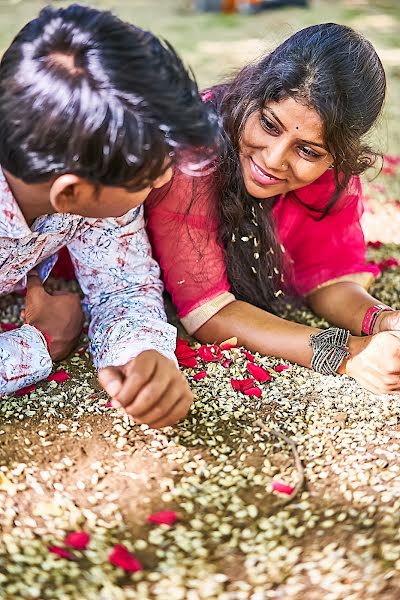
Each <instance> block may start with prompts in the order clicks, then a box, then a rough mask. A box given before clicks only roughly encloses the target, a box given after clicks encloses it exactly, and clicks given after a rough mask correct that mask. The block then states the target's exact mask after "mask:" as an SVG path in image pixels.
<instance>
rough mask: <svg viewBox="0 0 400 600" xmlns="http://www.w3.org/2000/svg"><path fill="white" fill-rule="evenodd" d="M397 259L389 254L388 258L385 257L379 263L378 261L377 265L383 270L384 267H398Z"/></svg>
mask: <svg viewBox="0 0 400 600" xmlns="http://www.w3.org/2000/svg"><path fill="white" fill-rule="evenodd" d="M398 266H399V261H398V260H397V258H394V256H390V257H389V258H385V260H382V261H381V262H380V263H378V267H379V268H380V269H382V271H384V270H385V269H389V268H390V267H398Z"/></svg>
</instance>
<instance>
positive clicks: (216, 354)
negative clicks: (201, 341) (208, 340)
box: [198, 344, 223, 362]
mask: <svg viewBox="0 0 400 600" xmlns="http://www.w3.org/2000/svg"><path fill="white" fill-rule="evenodd" d="M198 356H199V358H201V359H202V360H204V361H205V362H218V361H219V360H221V358H223V354H222V351H221V348H220V347H219V346H217V345H216V344H212V345H210V346H205V345H204V346H200V348H199V349H198Z"/></svg>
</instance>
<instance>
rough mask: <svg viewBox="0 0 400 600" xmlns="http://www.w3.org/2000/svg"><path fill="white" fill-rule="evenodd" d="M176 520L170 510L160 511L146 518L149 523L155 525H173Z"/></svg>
mask: <svg viewBox="0 0 400 600" xmlns="http://www.w3.org/2000/svg"><path fill="white" fill-rule="evenodd" d="M177 519H178V515H177V514H176V512H174V511H172V510H161V511H160V512H156V513H154V514H152V515H150V516H149V517H147V521H148V522H149V523H156V524H157V525H173V524H174V523H175V521H177Z"/></svg>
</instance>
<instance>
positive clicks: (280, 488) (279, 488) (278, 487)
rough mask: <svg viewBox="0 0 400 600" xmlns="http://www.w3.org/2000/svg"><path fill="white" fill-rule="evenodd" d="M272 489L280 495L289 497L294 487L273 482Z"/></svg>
mask: <svg viewBox="0 0 400 600" xmlns="http://www.w3.org/2000/svg"><path fill="white" fill-rule="evenodd" d="M272 489H273V490H274V492H279V493H280V494H287V495H288V496H291V494H293V492H294V487H293V486H291V485H287V484H286V483H282V482H281V481H273V482H272Z"/></svg>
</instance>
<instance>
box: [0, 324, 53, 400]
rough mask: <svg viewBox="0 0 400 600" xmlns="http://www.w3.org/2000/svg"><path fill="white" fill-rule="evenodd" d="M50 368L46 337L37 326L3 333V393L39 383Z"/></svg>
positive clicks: (0, 357)
mask: <svg viewBox="0 0 400 600" xmlns="http://www.w3.org/2000/svg"><path fill="white" fill-rule="evenodd" d="M51 369H52V360H51V357H50V354H49V351H48V348H47V343H46V340H45V337H44V336H43V335H42V333H41V332H40V331H39V330H38V329H36V327H32V326H31V325H23V326H22V327H20V328H19V329H15V330H14V331H7V332H6V333H2V334H1V335H0V394H12V393H13V392H16V391H17V390H19V389H21V388H23V387H25V386H28V385H31V384H33V383H36V382H38V381H40V380H41V379H44V378H45V377H47V376H48V375H49V374H50V373H51Z"/></svg>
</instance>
